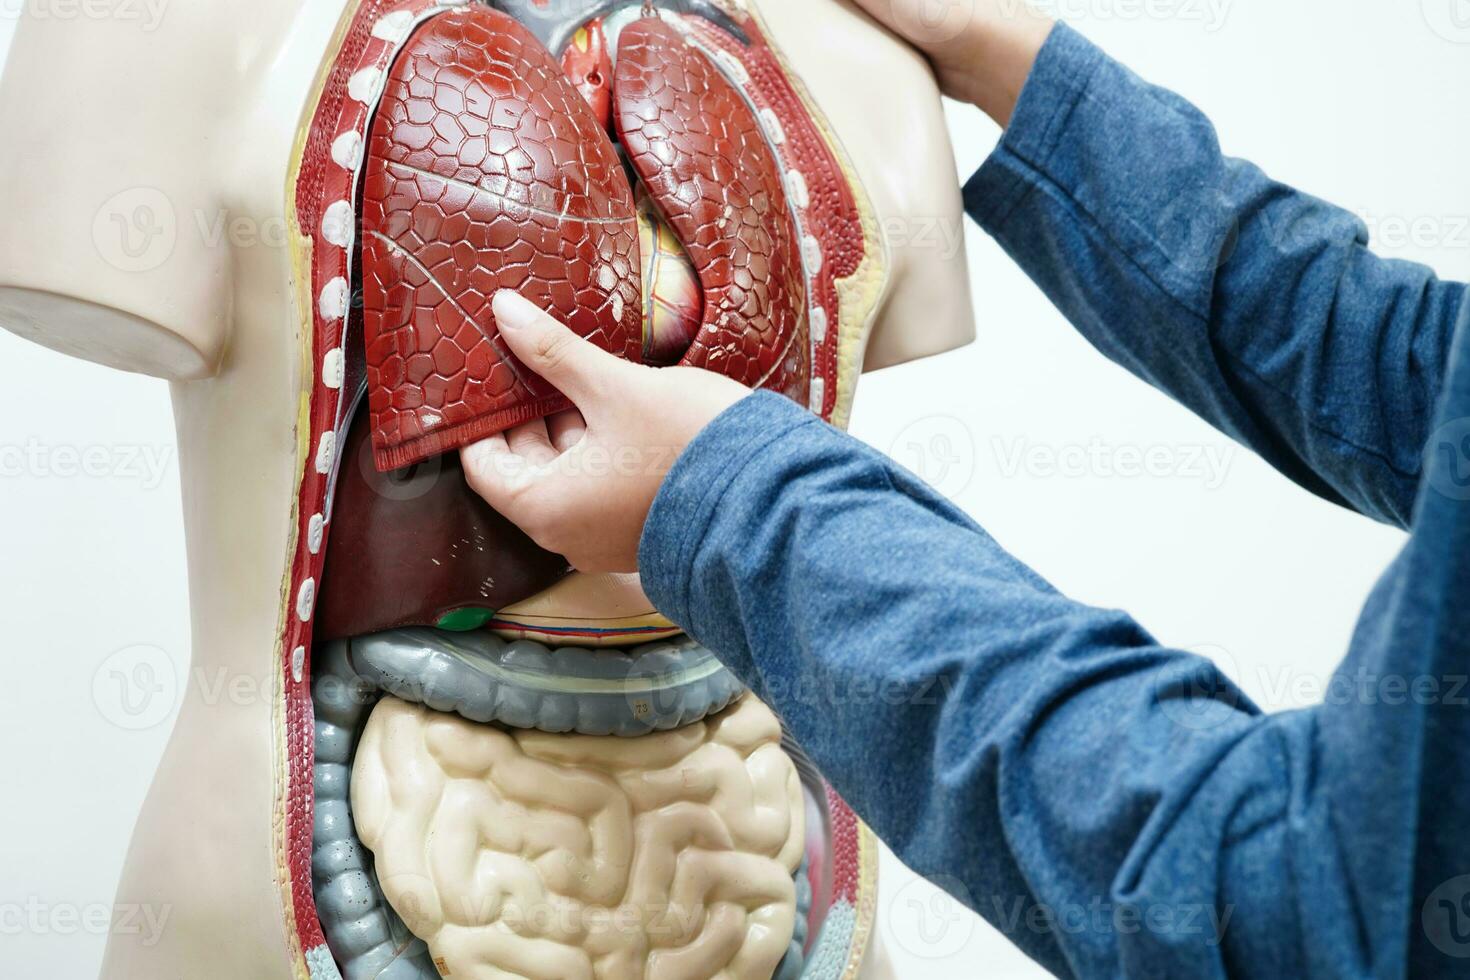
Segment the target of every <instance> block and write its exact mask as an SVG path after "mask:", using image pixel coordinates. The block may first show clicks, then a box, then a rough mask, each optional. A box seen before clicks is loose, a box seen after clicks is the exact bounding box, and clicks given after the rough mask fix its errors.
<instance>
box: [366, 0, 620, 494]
mask: <svg viewBox="0 0 1470 980" xmlns="http://www.w3.org/2000/svg"><path fill="white" fill-rule="evenodd" d="M362 208H363V211H362V274H363V275H362V280H363V318H364V328H365V330H364V332H365V341H366V348H367V367H368V386H369V410H370V413H371V425H372V430H373V445H374V450H375V459H376V462H377V465H378V468H379V469H381V470H389V469H395V468H398V467H401V466H406V465H408V464H410V463H415V462H420V461H422V460H425V459H428V458H430V457H433V456H436V455H438V454H439V453H442V452H445V451H448V450H450V449H454V448H457V447H458V446H462V445H464V444H466V443H468V442H471V441H473V440H474V439H477V438H482V437H484V436H487V435H490V434H493V433H495V432H499V431H502V430H504V429H506V428H509V427H510V426H512V425H515V424H517V423H519V422H523V421H526V420H528V419H532V418H537V417H540V416H543V415H547V414H550V413H551V412H555V411H559V410H560V409H562V408H565V407H567V406H568V404H569V403H568V402H567V401H566V399H565V398H564V397H563V396H562V395H561V394H560V393H559V392H557V391H556V390H555V389H554V388H552V387H551V386H550V385H548V384H547V383H546V382H545V381H543V380H542V379H540V378H538V377H536V376H535V375H534V374H532V373H531V372H530V371H529V370H528V369H527V368H526V367H525V366H524V365H522V364H520V363H519V362H518V361H517V360H516V359H515V357H514V355H512V354H511V353H510V352H509V350H508V349H507V348H506V347H505V346H504V344H503V342H502V341H501V339H500V336H499V333H498V331H497V329H496V325H495V318H494V316H493V314H492V312H491V309H490V300H491V298H492V297H493V296H494V294H495V292H496V291H497V290H499V289H514V290H517V291H519V292H521V293H522V294H523V295H525V296H526V297H527V298H528V299H530V300H531V301H532V302H534V303H536V304H537V305H538V306H540V307H541V308H543V309H545V310H548V311H549V312H551V313H552V314H554V315H556V316H557V317H558V318H560V319H561V320H563V321H564V322H565V323H567V324H568V325H569V326H570V327H571V328H572V329H573V330H575V331H576V332H577V333H579V334H581V335H582V336H584V337H586V338H588V339H589V340H591V341H593V342H594V343H596V344H598V345H599V346H601V347H603V348H604V349H606V350H609V351H612V352H613V353H616V354H618V355H620V356H622V357H625V358H628V359H630V360H638V359H639V357H640V355H641V349H642V339H641V337H642V323H641V320H642V312H641V311H642V301H641V284H640V275H639V260H638V231H637V222H636V217H635V211H634V206H633V195H632V191H631V189H630V187H629V186H628V182H627V180H626V178H625V176H624V174H623V171H622V168H621V166H620V165H619V162H618V158H617V154H616V151H615V150H614V149H613V146H612V143H611V141H610V140H609V138H608V136H607V135H606V133H605V132H604V131H603V128H602V127H601V126H600V125H599V123H598V120H597V118H596V117H595V115H594V114H593V112H592V110H591V108H589V107H588V105H587V104H586V102H585V101H583V99H582V97H581V95H580V94H579V93H578V92H577V90H576V88H575V87H574V86H573V85H572V83H571V82H569V81H568V80H567V78H566V77H565V75H564V74H563V72H562V69H561V67H560V66H559V65H558V64H557V63H556V61H555V60H554V59H553V58H552V57H551V55H550V54H548V53H547V52H546V50H545V49H544V48H543V47H542V46H541V45H540V43H539V42H538V41H536V40H535V38H534V37H532V36H531V34H530V33H529V32H528V31H527V30H526V29H525V28H524V27H522V26H521V25H520V24H519V23H518V22H517V21H515V20H514V19H512V18H510V17H508V16H506V15H504V14H501V13H499V12H497V11H493V10H489V9H486V8H483V7H478V8H475V9H473V10H466V11H462V12H454V13H448V14H443V15H441V16H439V17H436V18H434V19H433V20H431V21H429V22H428V23H426V24H425V25H424V26H423V27H422V28H420V29H419V30H418V31H417V32H416V33H415V34H414V36H413V37H412V38H411V39H410V40H409V42H408V44H407V45H406V46H405V48H404V50H403V52H402V53H401V54H400V55H399V56H398V58H397V60H396V61H395V63H394V65H393V68H392V70H391V73H390V75H389V77H388V80H387V83H386V89H385V91H384V95H383V99H382V102H381V104H380V106H379V108H378V111H377V114H376V117H375V119H374V121H373V126H372V131H371V135H370V138H369V143H368V159H367V163H366V167H365V171H364V175H363V205H362Z"/></svg>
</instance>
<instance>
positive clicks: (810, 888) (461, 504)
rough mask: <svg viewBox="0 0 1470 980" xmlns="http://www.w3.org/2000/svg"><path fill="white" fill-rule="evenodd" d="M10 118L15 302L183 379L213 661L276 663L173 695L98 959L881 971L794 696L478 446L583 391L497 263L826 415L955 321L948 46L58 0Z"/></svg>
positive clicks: (593, 330)
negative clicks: (531, 363) (569, 541)
mask: <svg viewBox="0 0 1470 980" xmlns="http://www.w3.org/2000/svg"><path fill="white" fill-rule="evenodd" d="M0 128H3V131H4V132H6V134H7V145H8V147H9V151H8V152H7V154H6V158H5V159H4V160H0V206H3V208H4V212H5V214H6V215H7V223H6V225H5V227H3V228H0V325H3V326H4V327H5V328H7V329H9V330H11V331H13V332H16V333H18V334H20V335H22V336H25V337H29V338H31V339H34V340H36V341H37V342H39V343H42V344H45V345H47V346H50V347H53V348H55V349H57V350H61V351H64V352H66V353H70V354H74V355H77V356H80V357H85V358H88V359H90V360H94V361H98V362H100V363H104V364H108V365H112V366H115V367H119V368H122V369H125V370H132V371H141V372H145V373H149V374H153V375H156V376H160V377H164V378H168V379H170V380H171V381H172V382H173V383H174V385H173V393H174V402H175V408H176V416H177V422H178V430H179V444H180V461H181V468H182V482H183V496H184V503H185V517H186V521H187V530H188V547H189V565H190V577H191V596H192V601H193V626H194V632H193V635H194V641H193V656H194V660H195V664H196V666H203V667H206V668H211V669H214V668H222V669H224V670H225V671H226V672H233V673H237V674H240V675H247V676H250V677H252V678H264V679H265V680H266V682H267V683H266V685H265V688H264V689H265V690H266V691H267V692H269V696H267V697H262V698H258V699H253V700H242V701H239V702H234V701H228V702H221V701H219V700H217V699H207V698H205V697H203V696H202V693H203V692H197V691H190V692H188V693H187V695H186V700H185V702H184V704H183V706H182V710H181V712H180V715H179V718H178V722H177V725H176V728H175V731H174V734H173V736H172V739H171V741H170V744H169V748H168V751H167V753H166V755H165V758H164V761H163V763H162V765H161V767H160V770H159V772H158V775H157V777H156V779H155V782H154V785H153V787H152V790H151V792H150V794H149V797H148V800H147V802H146V804H145V807H144V810H143V813H142V815H141V817H140V819H139V823H138V826H137V829H136V831H135V834H134V838H133V844H132V849H131V851H130V854H129V857H128V861H127V865H126V867H125V870H124V875H123V882H122V885H121V887H120V891H119V899H118V900H119V902H128V903H140V904H141V903H151V904H155V905H164V904H166V905H168V906H169V907H170V908H171V910H172V914H171V918H170V920H169V928H168V929H167V930H166V932H165V933H164V935H163V936H162V937H161V939H160V941H158V942H157V943H155V944H148V945H146V946H145V945H144V944H141V943H139V942H137V941H136V940H135V939H133V938H132V937H127V936H116V937H114V938H113V940H112V942H111V943H110V945H109V948H108V953H107V957H106V961H105V964H104V971H103V973H104V976H107V977H149V978H151V977H160V976H210V977H221V978H226V977H240V978H275V977H281V978H285V977H299V978H305V977H311V978H314V980H324V978H328V977H338V976H343V977H347V978H348V980H356V978H361V977H383V978H390V977H391V978H418V980H433V978H434V977H437V976H445V977H454V976H464V977H486V978H489V977H513V976H524V977H535V978H548V980H561V978H574V977H588V978H591V977H598V978H604V980H623V978H643V977H648V978H650V980H653V978H674V977H679V978H696V977H698V978H709V977H720V978H730V980H734V978H751V980H768V978H773V977H781V978H797V977H812V978H838V977H859V976H864V977H879V976H882V975H884V973H885V971H886V966H885V961H884V957H883V955H882V951H881V949H879V948H877V943H876V941H875V939H874V935H873V911H874V903H875V901H876V887H877V884H876V878H875V852H874V844H873V841H872V839H871V836H870V835H869V834H868V832H867V831H866V830H865V828H863V826H862V825H861V823H860V822H859V821H858V820H857V819H856V817H855V816H854V815H853V814H852V813H851V811H850V810H848V809H847V807H846V806H845V804H843V803H842V801H841V799H840V798H839V797H838V796H837V795H836V794H835V793H834V792H833V791H832V790H831V789H830V787H828V786H826V784H825V783H824V782H823V781H822V779H821V776H820V774H819V773H818V772H817V771H816V770H815V769H814V768H813V767H812V765H811V764H810V762H809V761H808V760H806V759H805V757H804V756H803V755H802V754H801V751H800V748H799V747H798V746H796V745H793V744H791V743H790V741H789V740H787V739H785V738H783V734H782V731H781V727H780V724H779V722H778V721H777V719H776V718H775V716H774V715H773V714H772V713H771V712H770V711H769V709H767V708H766V707H765V706H764V705H762V704H760V703H759V702H758V701H756V700H755V699H754V698H752V697H750V696H748V695H746V694H745V693H744V692H743V691H742V689H741V688H740V686H739V684H738V683H737V682H736V681H735V680H734V679H733V678H732V677H731V676H730V675H729V674H728V673H726V672H725V671H724V670H723V668H721V667H720V665H719V663H718V661H717V660H716V659H715V657H714V655H713V654H712V653H711V652H710V651H707V650H704V649H703V648H701V647H700V646H699V645H698V644H696V643H694V642H693V641H692V640H690V639H688V638H685V637H683V636H682V635H681V633H680V631H679V630H678V628H677V626H675V624H673V623H671V622H669V621H667V620H665V619H663V618H662V617H661V616H659V615H658V613H657V612H656V611H655V610H653V609H652V608H651V606H650V605H649V604H648V601H647V599H646V598H645V597H644V596H643V594H642V592H641V590H640V588H639V585H638V581H637V578H636V576H584V575H580V574H576V573H573V572H571V571H570V570H569V569H568V568H567V566H566V563H565V562H564V561H563V560H562V559H560V558H559V557H558V556H556V555H552V554H549V553H545V552H542V551H541V550H539V549H538V548H536V546H535V545H534V544H533V543H532V542H531V541H530V540H529V539H527V538H525V537H524V536H523V535H521V534H520V532H519V531H517V530H516V529H515V528H513V527H512V526H510V525H509V524H508V523H507V522H506V521H505V520H504V519H503V518H501V517H500V516H499V515H497V514H495V513H494V512H493V511H492V510H490V509H489V508H488V507H486V506H485V505H484V504H483V503H482V502H480V501H478V500H477V499H475V498H474V497H473V495H472V494H470V493H469V491H468V490H467V489H466V487H465V486H464V481H463V479H462V477H461V475H460V474H459V472H458V470H457V457H456V454H455V453H454V452H453V451H452V450H454V449H455V448H457V447H459V446H461V445H464V444H465V443H466V442H469V441H472V440H473V439H475V438H479V437H481V436H483V435H485V434H488V433H490V432H494V431H499V430H500V429H503V428H505V427H507V426H509V425H512V424H514V423H516V422H518V421H524V420H525V419H528V418H532V417H535V416H537V415H542V414H546V413H547V412H550V411H554V410H556V409H558V408H560V407H563V405H564V402H563V401H562V399H561V396H560V395H559V394H558V393H557V392H556V391H555V390H554V389H551V388H549V387H548V386H547V385H546V384H545V383H544V382H543V381H541V380H540V379H539V378H536V377H535V376H534V375H530V374H529V373H528V372H526V370H525V368H524V366H523V365H520V364H519V363H518V362H517V361H516V360H515V359H514V358H513V357H512V356H511V355H510V354H509V353H508V351H506V350H505V348H504V347H503V345H502V344H501V343H500V341H499V337H498V335H497V334H496V331H495V325H494V320H493V316H492V314H491V311H490V309H489V298H490V296H492V295H493V293H494V291H495V290H497V289H500V288H514V289H517V290H519V291H522V292H523V293H524V294H526V295H527V296H529V297H530V298H531V299H532V300H533V301H535V302H537V303H538V304H539V305H541V306H542V307H544V308H546V309H548V310H551V311H552V312H554V313H556V314H557V315H558V316H559V317H560V318H562V319H563V320H565V321H566V322H568V323H569V324H570V325H571V326H572V327H573V329H575V330H577V331H578V332H579V333H581V334H583V335H584V336H587V337H588V338H589V339H591V340H593V341H594V342H596V343H599V344H601V345H603V346H604V347H607V348H608V349H610V350H613V351H614V352H616V353H618V354H620V355H621V356H625V357H629V358H632V359H637V360H643V361H645V362H648V363H654V364H674V363H683V364H689V365H694V366H698V367H703V368H706V369H709V370H712V371H718V372H720V373H724V374H727V375H729V376H732V377H735V378H737V379H738V380H740V381H742V382H744V383H746V384H747V385H749V386H751V387H766V388H770V389H773V390H776V391H779V392H781V393H783V394H786V395H787V396H788V397H791V398H793V399H795V400H797V401H799V402H800V403H802V404H804V405H806V406H808V407H809V408H810V409H811V411H813V412H815V413H817V414H819V415H821V416H822V417H824V418H827V419H828V420H830V421H832V422H834V423H835V424H843V423H844V422H845V420H846V418H847V413H848V410H849V406H850V404H851V400H852V397H853V393H854V388H855V385H856V380H857V376H858V373H859V372H860V370H861V369H862V368H863V367H864V366H867V367H873V366H883V365H885V364H892V363H897V362H899V361H902V360H906V359H910V358H913V357H917V356H922V355H924V354H928V353H934V352H937V351H940V350H944V349H948V348H950V347H954V346H957V345H958V344H961V343H964V342H965V341H967V340H968V339H969V338H970V336H971V332H972V324H971V319H970V317H971V314H970V305H969V295H968V288H967V281H966V278H965V263H964V257H963V251H962V249H958V248H953V247H942V246H944V245H946V244H947V243H948V242H949V241H950V240H952V238H953V236H954V235H955V234H957V231H956V229H957V228H958V227H959V225H958V221H959V201H958V194H957V191H956V190H955V180H954V174H953V170H952V167H951V155H950V152H949V146H948V142H947V138H946V136H945V132H944V127H943V119H942V116H941V114H940V111H939V104H938V97H937V93H936V91H935V88H934V83H933V80H932V78H931V77H930V76H929V73H928V70H927V68H926V67H925V66H924V65H923V63H922V62H921V61H920V60H919V59H918V58H917V56H915V55H913V54H912V53H911V52H909V51H907V50H906V49H905V48H903V47H902V46H901V45H899V44H898V43H897V42H896V41H894V40H893V39H892V38H890V37H888V36H887V35H886V34H884V33H883V32H881V31H880V30H879V29H878V28H876V27H875V26H874V25H873V24H872V23H871V22H869V21H868V20H866V19H865V18H864V17H862V16H861V15H860V14H858V13H856V12H855V11H854V10H853V9H852V8H851V7H850V6H848V5H847V4H846V3H844V2H841V0H781V2H774V0H767V2H762V3H760V4H756V3H755V2H753V0H745V2H740V0H664V2H659V3H656V4H655V3H644V2H641V0H639V2H624V0H496V2H493V3H484V2H478V0H466V2H460V3H451V2H437V3H436V2H434V0H399V2H390V0H346V2H343V0H331V2H326V3H311V4H306V3H300V2H299V0H261V2H259V3H255V4H251V5H248V6H247V7H241V6H239V5H234V4H226V3H223V2H196V3H191V4H178V5H172V6H169V7H167V8H166V9H164V10H163V11H162V14H161V16H160V18H159V19H158V20H157V21H156V22H152V23H150V24H149V25H147V29H143V25H141V24H140V23H138V22H134V21H129V20H128V19H124V18H101V19H93V20H80V21H74V22H73V21H67V22H65V23H62V22H59V21H56V20H48V19H46V18H34V19H30V18H28V19H26V20H25V21H24V22H23V23H22V24H21V26H20V28H19V30H18V33H17V35H16V39H15V42H14V46H13V49H12V53H11V56H10V60H9V64H8V65H7V68H6V73H5V75H4V77H3V80H0ZM220 218H222V219H223V221H224V225H223V227H224V228H225V229H227V230H226V233H225V234H224V235H223V236H222V237H220V236H214V237H211V236H209V235H206V234H204V232H205V230H206V229H208V228H209V227H211V226H212V225H215V224H216V222H217V219H220ZM272 227H278V228H279V230H280V234H279V235H278V236H274V237H273V236H272V235H271V234H270V233H269V230H270V229H271V228H272ZM231 229H233V230H234V231H231ZM241 229H249V230H251V233H250V234H248V235H247V234H241V233H236V232H238V231H239V230H241ZM936 229H939V233H936ZM678 408H679V407H678V406H676V405H671V406H669V410H670V411H678Z"/></svg>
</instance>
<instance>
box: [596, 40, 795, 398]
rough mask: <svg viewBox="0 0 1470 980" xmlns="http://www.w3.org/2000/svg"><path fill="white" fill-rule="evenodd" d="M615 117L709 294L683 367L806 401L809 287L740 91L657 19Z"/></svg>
mask: <svg viewBox="0 0 1470 980" xmlns="http://www.w3.org/2000/svg"><path fill="white" fill-rule="evenodd" d="M613 121H614V124H615V125H616V126H617V130H618V133H619V136H620V137H621V140H622V143H623V148H624V149H625V150H626V151H627V153H628V156H629V158H630V159H631V160H632V162H633V166H634V169H636V170H637V171H638V175H639V177H640V178H641V179H642V181H643V183H644V185H645V186H646V187H647V188H648V191H649V193H650V194H651V195H652V196H653V198H654V200H655V201H656V202H657V203H658V206H659V208H660V210H661V211H662V212H663V214H664V217H665V218H666V219H667V220H668V222H669V224H670V225H671V226H672V227H673V229H674V232H675V233H676V234H677V235H678V237H679V239H680V241H682V242H683V243H684V247H685V249H686V250H687V251H688V253H689V257H690V259H691V261H692V262H693V263H694V267H695V269H696V270H697V271H698V273H699V278H700V281H701V283H702V284H703V286H704V291H705V297H704V324H703V326H702V328H701V330H700V333H699V335H698V336H697V337H696V338H695V341H694V344H693V345H692V346H691V347H690V349H689V352H688V354H687V355H686V356H685V358H684V361H683V363H685V364H688V365H692V366H695V367H703V368H708V369H709V370H712V371H716V372H718V373H720V374H724V375H726V376H728V377H731V378H734V379H735V380H737V381H740V382H742V383H744V384H746V385H748V386H750V387H753V388H754V387H766V388H770V389H772V390H775V391H779V392H782V393H783V394H786V395H787V396H788V397H791V398H793V399H795V400H797V401H798V402H800V403H801V404H803V405H805V404H806V403H807V400H808V390H809V387H810V378H811V359H810V356H809V355H808V351H807V343H808V342H807V323H806V317H805V309H806V294H805V280H804V274H803V271H802V265H801V253H800V251H799V245H798V243H797V239H796V226H795V223H794V222H793V220H792V218H791V214H790V212H789V210H788V209H787V202H786V194H785V189H784V186H783V183H782V179H781V171H780V167H779V166H778V164H777V162H776V159H775V157H774V156H773V155H772V153H771V149H770V147H769V145H768V144H767V143H766V137H765V135H764V133H763V132H762V130H761V127H760V123H759V122H758V121H757V120H756V118H755V115H754V113H752V112H751V110H750V108H749V106H748V105H747V103H746V102H745V100H744V99H743V98H742V97H741V95H740V93H739V92H737V91H736V90H735V88H734V87H733V86H732V85H731V84H730V82H729V81H727V80H726V79H725V77H724V76H723V75H722V74H720V72H719V70H718V69H716V68H715V67H714V65H713V64H711V63H710V61H709V60H708V59H707V58H706V57H705V56H704V55H703V54H701V53H700V52H699V51H698V50H697V49H695V48H694V47H693V46H691V45H690V44H688V43H686V42H685V40H684V39H683V38H682V37H681V36H680V35H679V33H678V32H677V31H676V30H675V29H674V28H673V27H671V26H669V25H668V24H666V23H664V22H663V21H662V20H661V19H659V18H654V17H648V18H643V19H641V20H637V21H635V22H633V23H632V24H630V25H629V26H627V27H625V28H624V29H623V32H622V36H621V38H620V40H619V42H618V61H617V69H616V78H615V81H614V85H613Z"/></svg>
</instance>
